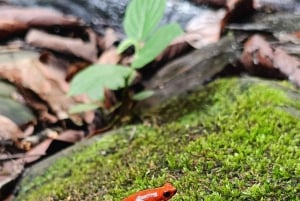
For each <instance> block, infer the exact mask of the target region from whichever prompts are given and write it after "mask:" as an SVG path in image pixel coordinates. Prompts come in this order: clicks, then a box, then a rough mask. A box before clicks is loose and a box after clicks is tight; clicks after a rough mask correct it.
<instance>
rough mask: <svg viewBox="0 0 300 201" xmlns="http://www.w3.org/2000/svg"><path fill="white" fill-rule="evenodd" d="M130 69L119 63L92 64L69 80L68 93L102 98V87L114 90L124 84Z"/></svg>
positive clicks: (131, 72)
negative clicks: (69, 87)
mask: <svg viewBox="0 0 300 201" xmlns="http://www.w3.org/2000/svg"><path fill="white" fill-rule="evenodd" d="M132 74H133V71H132V69H130V68H128V67H125V66H119V65H92V66H90V67H88V68H86V69H85V70H83V71H81V72H80V73H78V74H77V75H76V76H75V77H74V79H73V80H72V81H71V89H70V91H69V95H71V96H73V95H79V94H87V95H88V96H89V97H90V98H91V99H92V100H103V98H104V88H105V87H106V88H108V89H112V90H116V89H119V88H122V87H124V86H125V78H126V77H129V76H132Z"/></svg>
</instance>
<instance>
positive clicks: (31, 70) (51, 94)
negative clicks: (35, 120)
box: [0, 51, 75, 122]
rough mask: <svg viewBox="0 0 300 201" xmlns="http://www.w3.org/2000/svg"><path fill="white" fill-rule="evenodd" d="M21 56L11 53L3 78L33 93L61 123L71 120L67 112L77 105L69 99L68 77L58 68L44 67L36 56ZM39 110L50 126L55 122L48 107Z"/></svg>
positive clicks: (2, 64)
mask: <svg viewBox="0 0 300 201" xmlns="http://www.w3.org/2000/svg"><path fill="white" fill-rule="evenodd" d="M22 53H23V52H22V51H20V52H15V53H10V54H11V57H8V58H7V61H3V62H0V77H1V78H5V79H7V80H9V81H10V82H12V83H15V84H17V85H18V86H22V87H24V88H27V89H30V90H31V91H33V92H34V93H35V94H37V95H38V96H39V97H40V98H41V99H42V100H44V101H45V102H46V103H48V104H49V106H50V108H51V110H52V111H54V112H55V114H56V117H58V118H59V119H64V118H67V117H69V115H68V109H69V107H71V106H72V105H73V104H74V103H75V101H74V100H73V99H72V98H71V97H68V96H67V95H66V93H67V90H68V83H67V82H66V81H65V74H64V73H63V72H62V71H60V70H59V69H57V68H55V67H51V66H47V65H45V64H43V63H41V62H40V61H39V55H38V54H36V53H35V54H31V56H30V55H28V54H26V53H24V54H25V56H21V55H22ZM10 54H9V55H10ZM9 58H10V59H9ZM24 98H25V99H26V97H24ZM39 108H40V109H41V110H42V111H40V112H44V113H45V114H44V116H45V117H49V118H48V120H49V121H50V122H53V121H56V119H53V117H50V116H51V114H49V111H47V107H46V108H45V106H43V105H40V106H39ZM45 110H46V111H45ZM49 115H50V116H49Z"/></svg>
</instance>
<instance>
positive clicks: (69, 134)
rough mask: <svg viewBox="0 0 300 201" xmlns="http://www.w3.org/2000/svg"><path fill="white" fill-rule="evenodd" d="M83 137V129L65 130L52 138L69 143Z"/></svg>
mask: <svg viewBox="0 0 300 201" xmlns="http://www.w3.org/2000/svg"><path fill="white" fill-rule="evenodd" d="M83 138H84V132H83V131H77V130H66V131H64V132H62V133H60V134H59V135H58V136H57V137H55V138H54V139H55V140H61V141H65V142H70V143H75V142H79V141H81V140H82V139H83Z"/></svg>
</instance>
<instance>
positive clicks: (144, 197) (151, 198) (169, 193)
mask: <svg viewBox="0 0 300 201" xmlns="http://www.w3.org/2000/svg"><path fill="white" fill-rule="evenodd" d="M176 192H177V190H176V188H175V187H174V186H172V184H170V183H166V184H165V185H163V186H162V187H159V188H153V189H147V190H143V191H139V192H137V193H134V194H132V195H130V196H128V197H127V198H125V199H123V200H122V201H167V200H170V199H171V198H172V197H173V195H175V193H176Z"/></svg>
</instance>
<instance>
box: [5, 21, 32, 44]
mask: <svg viewBox="0 0 300 201" xmlns="http://www.w3.org/2000/svg"><path fill="white" fill-rule="evenodd" d="M27 28H28V26H27V25H26V24H24V23H22V22H19V21H15V20H6V19H0V40H3V39H6V38H8V37H11V36H12V35H16V34H18V33H21V32H23V31H25V30H27Z"/></svg>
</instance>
